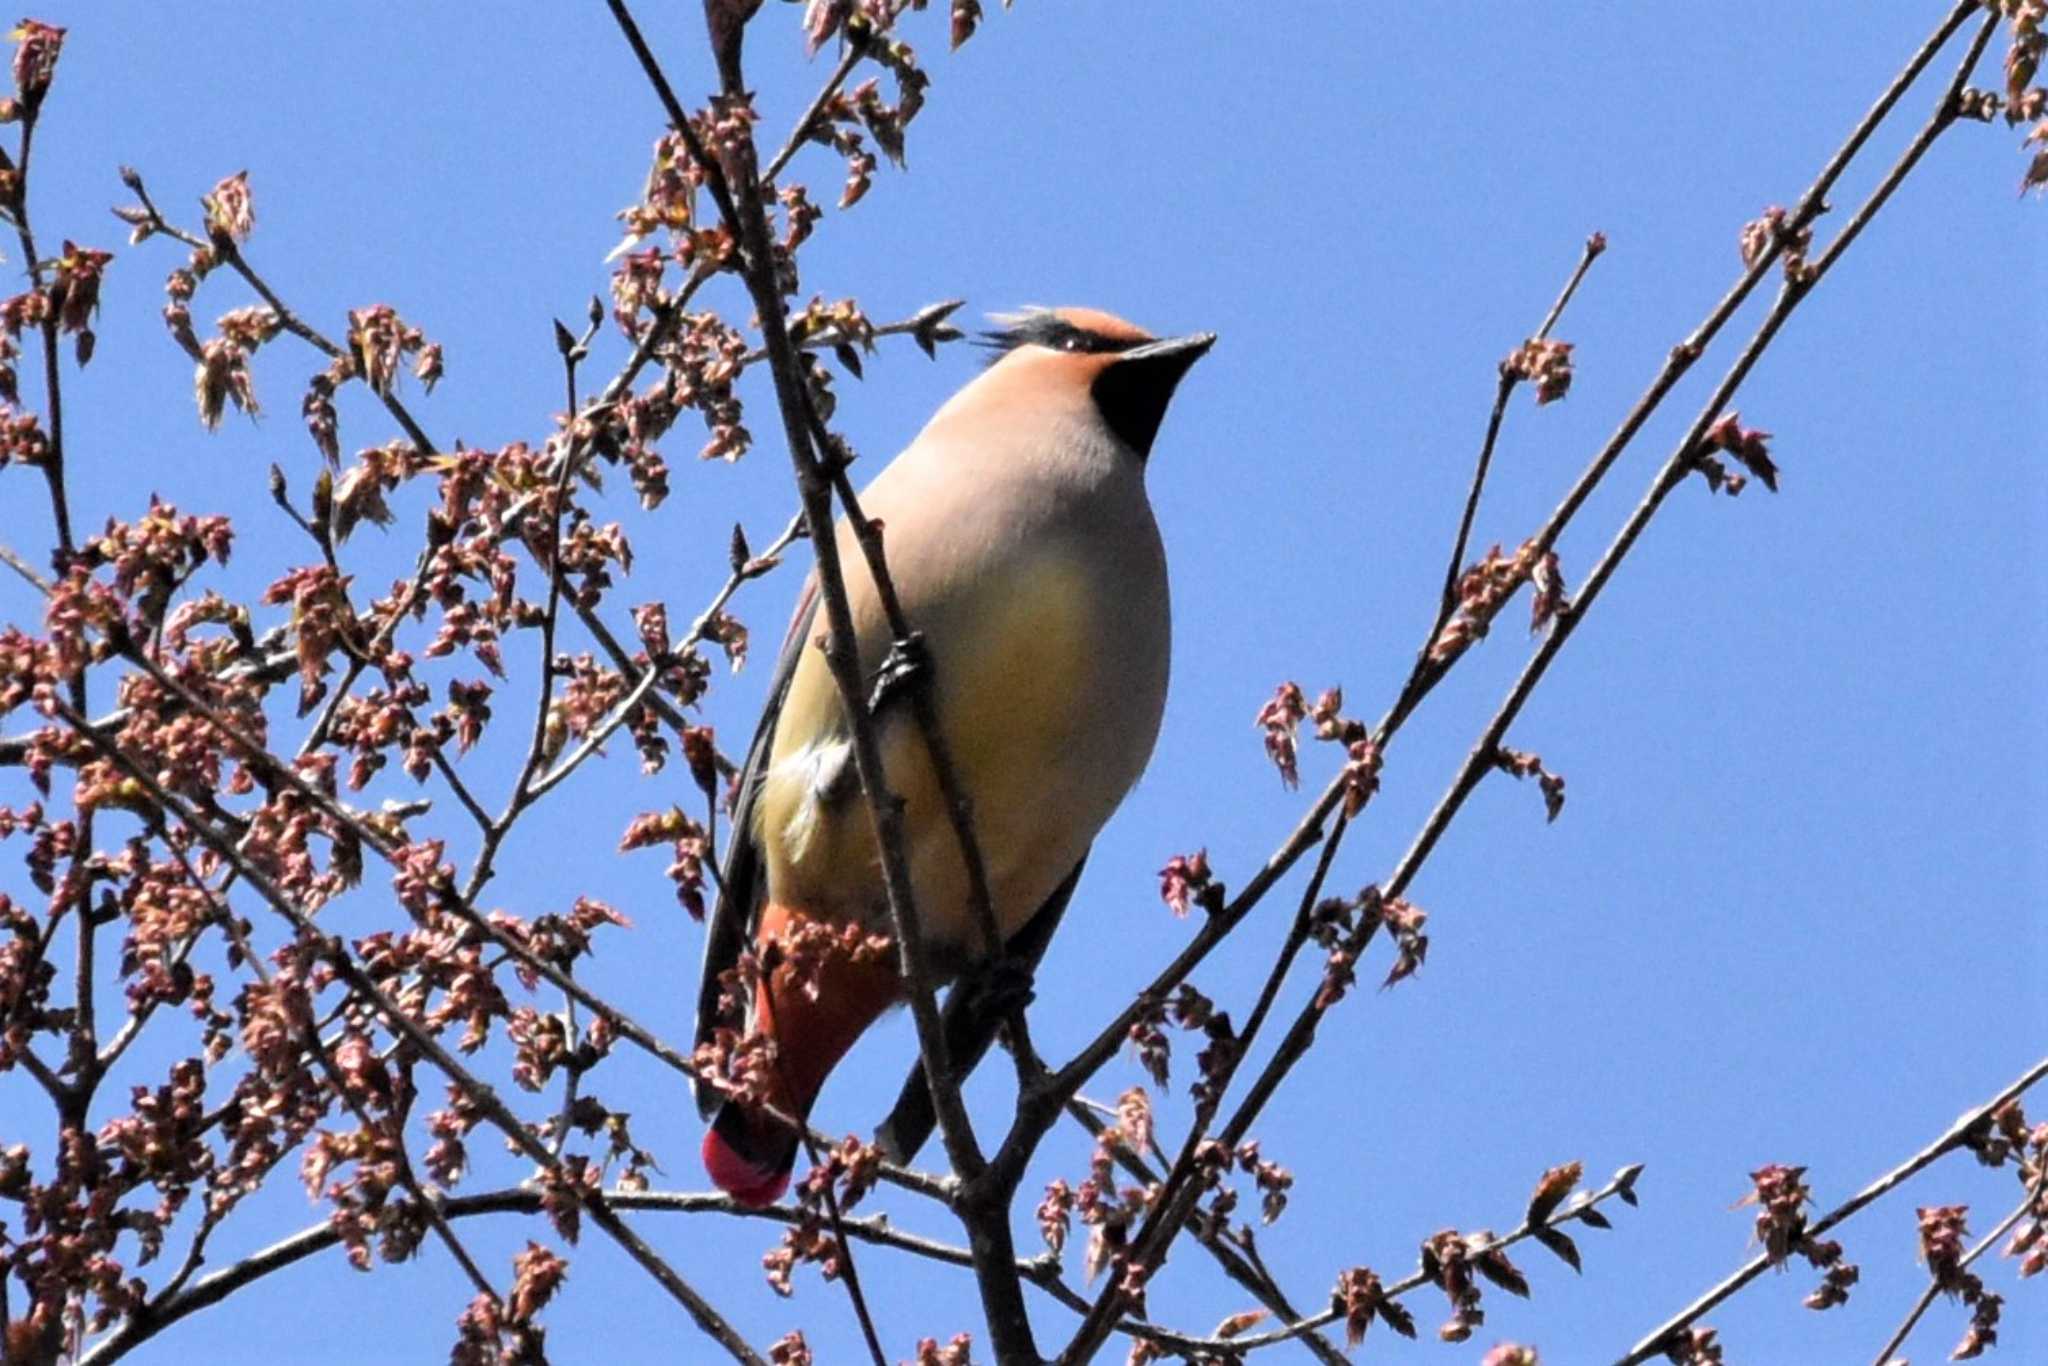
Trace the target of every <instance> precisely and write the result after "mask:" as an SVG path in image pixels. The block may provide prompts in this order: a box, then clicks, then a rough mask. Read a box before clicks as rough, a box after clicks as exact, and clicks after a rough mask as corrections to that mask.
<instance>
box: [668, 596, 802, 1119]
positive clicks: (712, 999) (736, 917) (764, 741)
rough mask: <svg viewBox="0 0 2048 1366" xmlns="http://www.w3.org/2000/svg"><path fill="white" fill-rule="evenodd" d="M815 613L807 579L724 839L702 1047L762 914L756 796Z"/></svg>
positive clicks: (701, 1104)
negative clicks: (724, 986)
mask: <svg viewBox="0 0 2048 1366" xmlns="http://www.w3.org/2000/svg"><path fill="white" fill-rule="evenodd" d="M817 614H818V581H817V579H816V578H811V579H807V580H805V582H804V590H803V592H802V594H801V595H799V596H798V598H797V604H796V614H795V616H794V617H793V618H792V619H791V621H790V624H789V635H788V636H787V637H785V638H784V640H783V642H782V653H781V655H780V656H778V657H777V659H776V661H775V677H774V678H773V679H771V680H770V681H769V684H768V699H767V701H766V702H765V703H764V704H763V705H762V708H761V724H760V725H759V726H757V727H756V728H755V730H754V740H753V743H752V744H750V745H748V746H747V758H746V763H745V764H744V765H742V766H741V769H740V779H739V787H738V796H737V797H736V799H735V800H734V802H733V812H732V829H731V831H730V833H729V834H728V835H727V836H726V851H725V869H724V871H723V872H722V873H721V875H720V877H719V889H718V903H717V905H716V906H715V907H713V909H712V912H711V922H710V924H709V925H708V926H707V928H706V932H705V936H704V970H703V974H702V976H701V977H700V978H699V980H698V985H697V1033H696V1040H697V1042H698V1043H700V1044H702V1043H706V1042H709V1040H710V1038H711V1035H712V1032H713V1031H714V1030H715V1029H716V1028H717V1027H718V1025H719V1010H718V998H719V995H720V991H721V988H720V984H719V980H718V979H719V978H720V976H722V975H723V974H724V973H725V971H726V969H728V968H730V967H731V966H732V965H733V964H734V963H736V962H738V961H739V956H740V951H741V950H742V949H743V948H745V947H746V944H747V941H748V940H749V939H750V938H752V936H753V932H754V917H755V916H756V915H757V914H758V913H759V911H760V909H761V894H762V892H763V891H764V890H765V887H764V885H763V870H762V867H761V851H760V848H759V846H758V845H756V844H755V842H754V797H755V795H756V793H757V792H758V791H759V790H760V786H761V776H762V774H763V773H764V772H765V771H766V769H767V767H768V755H769V753H770V752H771V751H772V750H773V749H774V748H775V723H776V720H777V719H778V718H779V717H780V716H781V714H782V702H783V699H784V698H785V697H786V696H788V694H789V682H790V680H791V679H792V678H794V677H795V676H796V666H797V661H799V660H800V659H802V658H803V653H804V649H805V648H806V647H807V646H808V645H809V644H810V639H811V622H812V621H813V619H814V618H816V616H817ZM696 1091H697V1109H698V1111H699V1112H700V1113H702V1114H703V1115H704V1116H705V1117H706V1118H709V1117H710V1115H711V1112H712V1111H714V1110H716V1109H717V1108H718V1105H719V1100H720V1097H719V1096H718V1094H717V1093H716V1092H715V1091H712V1090H711V1089H710V1088H708V1087H706V1086H704V1085H702V1084H701V1083H700V1084H699V1085H698V1086H697V1088H696Z"/></svg>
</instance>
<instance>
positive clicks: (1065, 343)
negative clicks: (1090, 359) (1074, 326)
mask: <svg viewBox="0 0 2048 1366" xmlns="http://www.w3.org/2000/svg"><path fill="white" fill-rule="evenodd" d="M1059 345H1060V350H1062V351H1086V350H1087V349H1088V339H1087V338H1086V337H1084V336H1082V335H1081V334H1080V333H1079V332H1068V333H1066V334H1065V335H1063V336H1062V337H1061V338H1060V342H1059Z"/></svg>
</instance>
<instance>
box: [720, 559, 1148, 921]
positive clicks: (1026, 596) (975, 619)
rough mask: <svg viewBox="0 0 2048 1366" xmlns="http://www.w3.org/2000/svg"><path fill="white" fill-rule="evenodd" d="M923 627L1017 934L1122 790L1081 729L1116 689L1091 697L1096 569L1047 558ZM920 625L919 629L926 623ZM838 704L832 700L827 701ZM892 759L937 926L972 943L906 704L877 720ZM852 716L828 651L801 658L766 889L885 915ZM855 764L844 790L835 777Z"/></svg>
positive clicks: (920, 895)
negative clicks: (1099, 765) (851, 748)
mask: <svg viewBox="0 0 2048 1366" xmlns="http://www.w3.org/2000/svg"><path fill="white" fill-rule="evenodd" d="M979 596H980V597H981V598H983V599H985V601H981V602H977V603H976V604H974V606H975V608H976V609H977V610H974V611H971V612H969V611H956V612H953V613H950V614H948V615H949V618H950V619H948V620H945V621H942V622H935V623H933V625H932V626H931V627H929V628H925V629H927V638H928V639H929V640H930V642H931V647H932V652H933V659H934V667H935V671H936V674H937V684H938V699H939V708H940V724H941V726H942V728H943V730H944V732H945V736H946V739H947V742H948V744H949V745H950V747H951V749H952V751H953V757H954V761H955V764H956V766H957V769H958V772H959V776H960V779H961V782H962V784H963V786H964V787H965V788H966V790H967V792H968V794H969V796H970V798H971V799H972V802H973V806H974V821H975V832H976V836H977V841H978V843H979V846H980V848H981V852H982V857H983V860H984V862H985V863H986V865H987V867H988V870H989V877H990V882H991V884H992V889H993V892H994V897H995V902H996V912H997V919H998V923H999V924H1000V925H1001V927H1002V930H1003V932H1004V934H1005V935H1009V934H1012V933H1014V932H1015V931H1016V930H1017V929H1018V928H1019V927H1020V926H1021V925H1022V924H1023V923H1024V921H1025V920H1027V919H1028V918H1029V917H1030V916H1031V914H1032V913H1033V912H1034V911H1036V910H1037V909H1038V905H1039V903H1040V902H1041V901H1042V900H1043V898H1044V897H1045V896H1046V895H1048V894H1049V893H1050V892H1051V890H1052V888H1053V887H1054V886H1056V885H1057V884H1058V882H1059V881H1060V879H1061V878H1063V877H1064V876H1065V875H1066V873H1067V872H1068V871H1069V870H1070V869H1071V867H1072V865H1073V862H1074V860H1075V859H1077V858H1078V857H1079V856H1080V854H1081V853H1082V852H1085V850H1086V847H1087V843H1088V840H1089V839H1090V838H1092V837H1093V834H1094V829H1095V825H1096V824H1097V823H1098V822H1099V821H1100V820H1101V819H1102V818H1103V816H1105V815H1106V814H1107V810H1106V809H1105V797H1106V804H1108V805H1113V804H1114V802H1115V800H1116V798H1117V797H1120V796H1121V795H1122V793H1121V790H1120V787H1121V782H1120V780H1117V779H1115V778H1113V777H1112V778H1108V779H1106V780H1105V781H1107V782H1108V783H1110V785H1112V786H1115V787H1117V788H1118V789H1119V790H1116V791H1113V792H1109V793H1107V794H1100V793H1090V792H1089V791H1088V790H1087V788H1088V787H1089V785H1090V763H1089V756H1088V755H1087V754H1086V753H1085V752H1083V751H1085V745H1084V744H1081V743H1080V737H1078V736H1077V732H1078V731H1079V730H1080V729H1082V728H1083V727H1084V723H1085V721H1086V719H1087V718H1088V717H1089V716H1090V715H1091V713H1092V714H1095V715H1098V716H1099V715H1101V714H1103V713H1104V712H1105V711H1113V710H1114V708H1115V706H1116V699H1114V698H1107V697H1098V696H1095V695H1094V694H1095V690H1096V684H1095V678H1096V673H1097V670H1096V664H1097V662H1098V659H1097V656H1098V653H1099V650H1098V640H1097V636H1098V631H1099V617H1098V614H1097V610H1096V601H1095V595H1094V594H1093V592H1092V591H1091V587H1090V585H1089V583H1088V581H1087V579H1086V576H1085V575H1084V574H1083V573H1082V572H1081V571H1080V570H1079V569H1077V568H1076V567H1074V566H1073V565H1071V564H1069V563H1066V562H1064V561H1062V560H1059V559H1056V558H1047V559H1044V560H1042V561H1039V562H1038V563H1036V564H1034V565H1032V566H1031V567H1029V568H1028V569H1026V570H1025V571H1024V572H1021V573H1013V574H1010V575H1006V576H1005V577H1004V580H1003V583H1002V587H1001V588H1000V590H991V591H989V592H987V593H984V594H981V595H979ZM914 624H918V625H920V626H921V625H922V623H914ZM826 704H829V705H826ZM880 738H881V741H882V757H883V766H884V768H885V770H886V772H887V776H888V781H889V786H890V787H891V788H892V789H894V791H895V792H896V794H897V795H898V796H899V797H901V798H902V799H903V801H904V804H905V805H904V822H905V833H906V841H905V843H906V852H907V853H908V855H909V859H910V864H911V877H912V884H913V887H914V890H915V892H916V896H917V901H918V910H919V914H920V917H921V919H922V920H923V922H924V924H925V926H926V932H927V934H928V935H929V936H930V937H931V938H933V939H934V940H936V941H938V942H939V943H940V944H941V945H944V944H946V943H955V944H960V945H963V946H967V945H971V943H972V940H971V935H972V925H971V920H970V916H969V911H968V907H967V880H966V870H965V865H964V863H963V862H962V860H961V857H960V853H959V847H958V844H957V841H956V839H955V836H954V834H953V831H952V827H951V825H950V823H949V821H948V819H947V814H946V811H945V808H944V806H943V803H942V802H941V800H940V796H939V792H938V784H937V781H936V778H935V776H934V774H933V772H932V769H931V766H930V762H929V757H928V755H927V753H926V750H925V743H924V739H923V736H922V735H921V734H920V733H919V731H918V728H917V725H916V723H915V720H914V718H913V717H912V716H911V715H910V714H909V709H908V708H907V707H903V706H900V705H899V706H897V707H894V708H891V709H889V710H888V711H886V712H885V714H884V716H883V717H882V718H880ZM846 744H847V739H846V731H845V727H844V717H843V712H841V710H840V708H839V706H838V698H837V694H836V690H834V688H833V684H832V680H831V678H830V675H829V671H828V670H827V669H826V668H825V664H824V660H823V658H822V657H821V656H820V654H819V653H818V652H817V651H811V652H810V653H809V654H808V655H807V656H806V657H805V659H804V660H803V661H802V663H801V664H800V665H799V666H798V676H797V678H796V679H794V680H793V681H792V684H791V689H790V696H789V704H788V705H786V706H785V709H784V713H783V716H782V718H781V720H780V723H779V726H778V732H777V736H776V742H775V745H774V752H773V759H772V761H771V768H770V771H769V774H768V777H767V780H766V782H765V783H764V786H763V790H762V793H761V798H760V801H759V804H758V807H757V810H758V812H759V824H758V826H757V830H756V837H757V838H758V839H759V840H760V842H761V844H762V847H763V850H764V852H765V853H766V855H767V859H766V862H767V866H768V869H769V891H770V896H771V897H772V898H773V899H774V900H776V901H778V902H781V903H783V904H788V905H795V906H802V907H806V908H809V909H811V910H812V911H813V912H814V913H817V914H827V915H833V916H835V917H839V918H848V919H855V918H858V919H866V920H870V921H876V920H879V918H880V916H881V914H882V912H883V909H884V906H885V896H884V893H883V890H882V885H881V878H880V874H879V869H878V866H877V859H876V854H875V846H874V840H873V834H872V824H871V819H870V816H869V813H868V809H867V803H866V801H865V800H864V798H863V797H862V796H861V794H860V792H859V790H858V787H857V785H855V784H854V783H853V782H852V779H851V772H850V763H851V760H850V756H848V755H847V754H846V750H845V746H846ZM839 765H846V766H848V771H847V772H846V777H845V781H844V782H843V783H842V784H841V785H840V786H839V790H838V791H837V792H836V793H834V792H832V791H830V790H827V789H828V786H829V785H828V784H827V783H825V782H824V781H823V780H824V779H827V778H829V777H830V776H831V774H832V773H833V772H835V771H838V770H837V766H839Z"/></svg>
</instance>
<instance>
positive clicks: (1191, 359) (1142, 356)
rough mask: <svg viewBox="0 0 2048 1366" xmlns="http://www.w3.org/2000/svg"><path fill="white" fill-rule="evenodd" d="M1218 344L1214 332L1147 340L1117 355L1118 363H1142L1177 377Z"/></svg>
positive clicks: (1144, 365) (1143, 366) (1143, 365)
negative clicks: (1141, 344) (1161, 339)
mask: <svg viewBox="0 0 2048 1366" xmlns="http://www.w3.org/2000/svg"><path fill="white" fill-rule="evenodd" d="M1215 344H1216V334H1215V333H1214V332H1191V333H1189V334H1188V335H1187V336H1185V337H1168V338H1166V339H1165V340H1164V341H1155V342H1146V343H1145V344H1144V345H1143V346H1134V347H1132V348H1131V349H1130V350H1128V351H1125V352H1123V353H1122V354H1121V355H1119V356H1118V357H1117V358H1116V364H1117V365H1118V366H1119V367H1121V366H1125V365H1132V366H1139V367H1142V368H1143V369H1146V370H1153V371H1156V372H1159V373H1163V374H1170V375H1172V376H1173V377H1174V378H1175V379H1179V378H1180V377H1181V375H1183V374H1185V373H1186V372H1187V368H1188V367H1189V366H1190V365H1193V364H1194V363H1195V362H1196V361H1198V360H1200V359H1201V358H1202V357H1203V356H1204V355H1206V354H1207V353H1208V350H1209V348H1210V347H1212V346H1214V345H1215Z"/></svg>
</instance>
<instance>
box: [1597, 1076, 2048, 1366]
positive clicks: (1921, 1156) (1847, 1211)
mask: <svg viewBox="0 0 2048 1366" xmlns="http://www.w3.org/2000/svg"><path fill="white" fill-rule="evenodd" d="M2043 1077H2048V1058H2043V1059H2042V1060H2041V1061H2039V1062H2037V1063H2035V1064H2034V1065H2033V1066H2032V1067H2030V1068H2028V1069H2027V1070H2026V1071H2025V1072H2023V1073H2021V1074H2020V1076H2019V1077H2018V1078H2016V1079H2015V1080H2014V1081H2013V1082H2012V1084H2011V1085H2009V1086H2007V1087H2006V1088H2005V1089H2004V1090H2002V1091H2000V1092H1999V1093H1998V1094H1997V1095H1995V1096H1993V1097H1992V1098H1991V1099H1990V1100H1987V1101H1985V1102H1984V1103H1983V1104H1982V1105H1979V1106H1977V1107H1976V1108H1975V1109H1973V1110H1968V1111H1965V1112H1964V1113H1963V1115H1962V1117H1961V1118H1959V1119H1957V1120H1956V1122H1955V1123H1953V1124H1951V1125H1949V1126H1948V1128H1947V1129H1945V1130H1943V1131H1942V1133H1941V1135H1940V1136H1939V1137H1937V1138H1936V1139H1935V1140H1934V1141H1933V1142H1932V1143H1929V1144H1928V1145H1927V1146H1926V1147H1924V1148H1922V1149H1921V1150H1920V1151H1919V1152H1917V1153H1914V1154H1913V1155H1912V1156H1911V1157H1909V1158H1907V1159H1906V1160H1905V1161H1904V1162H1901V1163H1900V1164H1899V1165H1898V1166H1896V1167H1893V1168H1892V1169H1891V1170H1890V1171H1888V1172H1886V1173H1885V1174H1884V1175H1883V1176H1880V1177H1878V1178H1877V1180H1875V1181H1873V1182H1871V1183H1870V1184H1869V1185H1867V1186H1865V1187H1864V1188H1863V1189H1862V1190H1860V1191H1858V1192H1856V1194H1854V1195H1852V1196H1850V1197H1849V1198H1848V1199H1847V1200H1844V1201H1843V1202H1842V1203H1841V1204H1839V1205H1837V1206H1835V1208H1833V1209H1831V1210H1829V1211H1828V1212H1827V1213H1826V1214H1824V1215H1822V1216H1821V1217H1820V1218H1819V1219H1817V1220H1815V1221H1814V1222H1813V1223H1812V1224H1809V1225H1808V1226H1807V1228H1806V1236H1807V1237H1809V1238H1818V1237H1820V1236H1821V1235H1822V1234H1824V1233H1826V1232H1827V1231H1828V1230H1829V1229H1831V1228H1833V1227H1834V1226H1835V1225H1837V1224H1839V1223H1841V1222H1842V1221H1843V1220H1845V1219H1847V1218H1849V1217H1850V1216H1851V1215H1853V1214H1856V1213H1857V1212H1858V1211H1860V1210H1861V1209H1862V1208H1863V1207H1864V1206H1865V1205H1868V1204H1870V1203H1871V1202H1872V1201H1873V1200H1876V1199H1877V1198H1878V1197H1879V1196H1881V1195H1884V1194H1886V1193H1888V1192H1889V1191H1891V1190H1892V1189H1893V1188H1895V1187H1897V1186H1899V1185H1902V1184H1903V1183H1904V1182H1906V1181H1907V1180H1909V1179H1910V1178H1912V1177H1914V1176H1917V1175H1918V1174H1919V1173H1920V1172H1922V1171H1923V1170H1925V1169H1926V1168H1928V1167H1930V1166H1932V1165H1933V1164H1934V1163H1935V1162H1937V1161H1939V1160H1940V1159H1941V1158H1943V1157H1945V1156H1947V1155H1948V1154H1949V1153H1952V1152H1954V1151H1955V1150H1956V1149H1957V1148H1960V1147H1962V1146H1963V1145H1964V1144H1965V1143H1966V1142H1967V1141H1968V1140H1969V1139H1970V1137H1971V1136H1972V1135H1973V1134H1976V1133H1981V1132H1982V1131H1983V1127H1984V1125H1985V1124H1986V1123H1988V1122H1989V1121H1990V1119H1991V1116H1992V1115H1994V1114H1996V1113H1997V1112H1998V1109H1999V1107H2000V1106H2002V1105H2004V1104H2005V1103H2006V1102H2007V1101H2010V1100H2013V1099H2015V1098H2017V1097H2019V1096H2021V1095H2024V1094H2026V1092H2027V1091H2028V1090H2029V1089H2030V1088H2031V1087H2033V1086H2034V1084H2035V1083H2037V1082H2039V1081H2040V1080H2041V1079H2042V1078H2043ZM1770 1266H1771V1259H1770V1257H1769V1255H1768V1254H1766V1253H1758V1254H1757V1255H1756V1256H1754V1257H1752V1258H1750V1259H1749V1260H1748V1261H1747V1262H1744V1263H1743V1264H1742V1265H1741V1266H1739V1267H1737V1268H1736V1269H1735V1270H1734V1271H1732V1272H1730V1273H1729V1275H1728V1276H1727V1277H1726V1278H1725V1279H1723V1280H1722V1281H1721V1282H1720V1283H1719V1284H1717V1285H1715V1286H1713V1287H1712V1288H1711V1289H1709V1290H1707V1291H1706V1292H1704V1293H1703V1294H1701V1295H1700V1297H1699V1298H1698V1299H1696V1300H1694V1301H1693V1302H1692V1303H1691V1304H1688V1305H1687V1306H1686V1307H1685V1308H1683V1309H1681V1310H1679V1311H1678V1312H1677V1313H1676V1314H1673V1315H1672V1316H1671V1317H1670V1318H1668V1319H1666V1320H1665V1321H1664V1322H1663V1323H1661V1324H1659V1325H1658V1326H1657V1327H1655V1328H1653V1329H1651V1330H1650V1331H1649V1333H1647V1334H1646V1335H1644V1337H1643V1340H1642V1341H1641V1342H1638V1343H1637V1344H1636V1345H1635V1346H1634V1347H1631V1348H1630V1349H1629V1350H1628V1352H1627V1354H1626V1355H1624V1356H1623V1357H1622V1358H1621V1360H1620V1361H1619V1362H1617V1363H1616V1366H1641V1363H1643V1362H1645V1361H1648V1360H1649V1359H1650V1358H1651V1357H1654V1356H1656V1355H1657V1354H1658V1353H1660V1352H1662V1351H1663V1350H1664V1345H1665V1344H1666V1343H1668V1342H1670V1341H1671V1340H1672V1339H1674V1338H1676V1337H1677V1336H1678V1335H1679V1334H1680V1333H1682V1332H1684V1331H1685V1330H1686V1329H1687V1328H1690V1327H1691V1326H1692V1325H1693V1324H1694V1323H1697V1322H1698V1321H1699V1320H1700V1319H1702V1318H1704V1317H1705V1316H1706V1315H1707V1314H1709V1313H1711V1312H1712V1311H1713V1309H1714V1307H1715V1306H1716V1305H1718V1304H1720V1303H1721V1302H1722V1301H1723V1300H1726V1299H1727V1298H1728V1297H1729V1296H1731V1295H1733V1294H1734V1293H1735V1292H1736V1291H1738V1290H1740V1289H1742V1287H1743V1286H1745V1285H1748V1284H1749V1283H1750V1282H1751V1281H1753V1280H1755V1279H1756V1278H1757V1277H1758V1276H1761V1275H1763V1274H1764V1272H1765V1271H1766V1270H1768V1269H1769V1268H1770Z"/></svg>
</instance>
